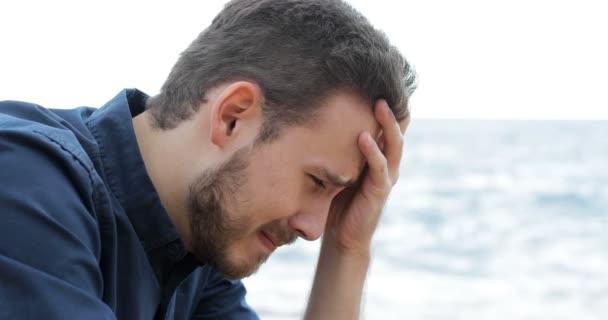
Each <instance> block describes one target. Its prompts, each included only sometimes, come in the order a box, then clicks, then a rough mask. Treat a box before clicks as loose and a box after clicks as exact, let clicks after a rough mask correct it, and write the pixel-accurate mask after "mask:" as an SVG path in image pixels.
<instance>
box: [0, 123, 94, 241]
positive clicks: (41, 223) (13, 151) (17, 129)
mask: <svg viewBox="0 0 608 320" xmlns="http://www.w3.org/2000/svg"><path fill="white" fill-rule="evenodd" d="M0 168H2V170H0V181H2V183H1V184H0V218H1V219H2V221H4V223H3V224H1V226H0V231H1V232H0V239H2V240H1V241H0V242H4V243H6V242H7V241H8V242H15V241H21V242H23V243H25V242H27V241H29V240H28V239H26V238H21V237H10V234H12V233H13V231H14V230H19V229H20V228H26V230H28V229H29V230H32V231H33V230H36V231H38V232H41V233H44V232H47V231H48V232H57V231H61V232H63V231H66V232H69V233H70V234H71V236H74V237H78V238H79V240H81V241H83V242H87V243H86V245H87V246H91V247H98V243H96V241H95V236H94V235H95V234H96V233H97V231H96V229H97V228H96V221H95V217H94V212H95V206H96V193H97V192H96V190H97V189H98V183H99V181H98V179H97V178H96V177H95V175H94V174H93V172H94V170H93V165H92V163H91V161H90V159H88V157H87V156H86V153H85V152H84V151H83V149H82V148H81V147H80V146H79V144H78V142H77V140H76V139H75V137H74V135H73V134H72V133H71V132H70V131H69V130H64V129H62V128H60V127H52V126H49V125H46V124H41V123H40V122H37V121H32V120H30V119H26V118H23V117H15V116H14V115H8V114H6V113H2V112H0ZM58 227H59V229H57V228H58ZM11 228H12V229H11ZM45 228H46V229H45ZM61 232H60V233H61ZM49 235H50V234H49ZM6 236H8V238H5V237H6ZM3 238H4V239H3ZM52 240H53V239H49V241H52Z"/></svg>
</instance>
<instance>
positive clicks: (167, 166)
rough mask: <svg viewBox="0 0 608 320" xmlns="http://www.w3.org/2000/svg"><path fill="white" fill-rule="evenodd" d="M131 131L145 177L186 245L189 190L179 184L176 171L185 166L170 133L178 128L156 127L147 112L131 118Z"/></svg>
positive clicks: (188, 234) (179, 174)
mask: <svg viewBox="0 0 608 320" xmlns="http://www.w3.org/2000/svg"><path fill="white" fill-rule="evenodd" d="M133 128H134V129H135V136H136V138H137V144H138V146H139V150H140V152H141V155H142V158H143V160H144V164H145V166H146V171H147V172H148V176H149V177H150V180H151V181H152V184H153V185H154V187H155V188H156V191H157V192H158V195H159V197H160V200H161V202H162V204H163V206H164V207H165V209H166V210H167V213H168V215H169V218H170V219H171V221H172V222H173V224H174V225H175V227H176V229H177V232H178V234H179V236H180V238H181V239H182V241H183V242H184V244H186V245H187V244H188V242H189V238H190V229H189V227H188V226H189V221H188V214H187V212H188V211H187V209H188V208H187V207H186V204H187V201H186V200H187V198H186V197H187V194H188V193H187V192H188V190H187V185H184V183H183V181H182V182H181V183H180V177H181V176H182V174H181V172H179V170H180V168H183V166H184V165H185V164H183V163H180V162H181V161H180V160H181V157H179V156H178V155H180V154H182V151H181V150H179V148H180V145H179V144H176V143H175V141H179V140H175V139H173V135H175V134H176V132H172V131H179V130H178V129H179V126H178V128H176V129H171V130H162V129H159V128H156V127H155V126H154V125H153V118H152V116H151V114H150V112H149V111H146V112H142V113H141V114H139V115H138V116H136V117H135V118H133ZM171 141H173V143H171ZM182 185H184V186H182Z"/></svg>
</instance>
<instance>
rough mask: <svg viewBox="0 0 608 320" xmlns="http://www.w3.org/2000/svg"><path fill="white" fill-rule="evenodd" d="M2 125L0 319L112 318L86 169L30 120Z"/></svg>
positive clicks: (0, 143)
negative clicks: (13, 126) (16, 126)
mask: <svg viewBox="0 0 608 320" xmlns="http://www.w3.org/2000/svg"><path fill="white" fill-rule="evenodd" d="M0 120H2V119H0ZM7 127H9V125H7V123H6V122H2V121H0V319H115V316H114V314H113V312H112V310H111V309H110V308H109V307H108V306H107V305H106V304H104V303H103V301H102V299H101V297H102V295H103V278H102V274H101V271H100V269H99V266H98V263H99V261H98V260H99V256H100V251H101V244H100V239H99V231H98V228H97V224H96V221H95V218H94V205H93V203H94V199H93V184H92V182H91V179H90V176H89V172H88V171H87V169H86V168H85V166H83V164H82V163H81V162H79V161H78V158H77V157H76V155H75V154H73V153H71V152H70V151H69V149H66V148H65V146H62V145H60V144H59V143H58V142H57V141H54V140H53V139H51V138H49V137H48V136H45V135H44V134H42V133H40V132H36V130H35V127H34V128H32V127H31V126H30V127H26V128H25V129H23V128H20V129H10V128H7Z"/></svg>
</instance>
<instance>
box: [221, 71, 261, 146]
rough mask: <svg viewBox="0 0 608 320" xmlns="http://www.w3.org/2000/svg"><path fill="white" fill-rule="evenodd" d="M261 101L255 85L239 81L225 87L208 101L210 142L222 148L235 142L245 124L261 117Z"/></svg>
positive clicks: (258, 89)
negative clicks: (214, 97)
mask: <svg viewBox="0 0 608 320" xmlns="http://www.w3.org/2000/svg"><path fill="white" fill-rule="evenodd" d="M262 100H263V99H262V92H261V90H260V88H259V86H258V85H257V84H255V83H252V82H248V81H239V82H234V83H232V84H230V85H228V86H227V87H225V88H224V89H223V90H222V91H221V93H220V94H219V95H218V96H217V98H216V99H215V100H214V101H210V108H211V110H210V113H209V121H210V123H209V124H210V126H209V128H210V137H211V142H212V143H213V144H215V145H217V146H219V147H224V146H225V145H226V144H227V143H229V142H230V141H231V140H235V139H236V138H237V136H238V135H239V133H240V132H241V131H243V130H244V129H245V128H246V125H247V124H249V123H250V122H252V120H255V119H256V118H257V117H260V116H261V111H262V110H261V109H262Z"/></svg>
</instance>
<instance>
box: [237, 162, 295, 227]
mask: <svg viewBox="0 0 608 320" xmlns="http://www.w3.org/2000/svg"><path fill="white" fill-rule="evenodd" d="M264 169H265V170H259V171H255V172H252V174H251V175H250V176H249V179H248V181H247V187H246V188H243V189H244V190H243V191H244V193H246V195H244V196H245V197H246V199H247V200H246V201H243V202H241V205H242V209H243V210H246V211H247V212H248V213H249V214H251V215H253V216H254V217H255V220H256V221H258V222H260V223H261V224H265V223H268V222H270V221H273V220H278V219H283V218H287V217H289V216H291V215H293V214H295V213H297V211H298V203H299V201H300V194H301V191H302V183H301V181H300V180H298V179H297V178H296V177H294V176H293V175H288V174H287V172H285V171H286V170H282V168H264Z"/></svg>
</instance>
